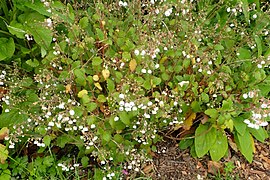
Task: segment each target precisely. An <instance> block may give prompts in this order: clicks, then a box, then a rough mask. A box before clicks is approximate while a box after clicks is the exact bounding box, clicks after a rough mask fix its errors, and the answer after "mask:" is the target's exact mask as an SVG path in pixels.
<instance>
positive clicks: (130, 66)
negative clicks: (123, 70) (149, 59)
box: [129, 59, 137, 72]
mask: <svg viewBox="0 0 270 180" xmlns="http://www.w3.org/2000/svg"><path fill="white" fill-rule="evenodd" d="M136 67H137V62H136V60H135V59H131V61H130V62H129V69H130V71H131V72H133V71H135V69H136Z"/></svg>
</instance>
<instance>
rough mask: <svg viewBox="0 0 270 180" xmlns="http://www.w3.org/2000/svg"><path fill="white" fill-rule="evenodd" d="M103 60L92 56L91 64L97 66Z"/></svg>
mask: <svg viewBox="0 0 270 180" xmlns="http://www.w3.org/2000/svg"><path fill="white" fill-rule="evenodd" d="M102 62H103V60H102V59H101V58H100V57H94V58H93V60H92V65H93V66H99V65H100V64H101V63H102Z"/></svg>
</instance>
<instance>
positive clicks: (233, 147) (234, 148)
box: [228, 138, 238, 152]
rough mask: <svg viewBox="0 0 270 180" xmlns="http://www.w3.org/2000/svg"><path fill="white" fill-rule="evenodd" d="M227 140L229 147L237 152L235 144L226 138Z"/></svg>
mask: <svg viewBox="0 0 270 180" xmlns="http://www.w3.org/2000/svg"><path fill="white" fill-rule="evenodd" d="M228 140H229V141H228V142H229V145H230V147H231V148H232V149H233V150H234V151H235V152H238V148H237V145H236V143H235V142H233V141H232V139H231V138H228Z"/></svg>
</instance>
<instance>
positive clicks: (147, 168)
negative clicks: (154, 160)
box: [143, 164, 153, 174]
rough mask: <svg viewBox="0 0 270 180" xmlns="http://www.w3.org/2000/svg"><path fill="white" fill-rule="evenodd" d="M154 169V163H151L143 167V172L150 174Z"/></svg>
mask: <svg viewBox="0 0 270 180" xmlns="http://www.w3.org/2000/svg"><path fill="white" fill-rule="evenodd" d="M152 170H153V165H152V164H149V165H146V166H144V167H143V172H144V173H145V174H149V173H150V172H151V171H152Z"/></svg>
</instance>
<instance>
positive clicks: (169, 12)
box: [165, 8, 172, 17]
mask: <svg viewBox="0 0 270 180" xmlns="http://www.w3.org/2000/svg"><path fill="white" fill-rule="evenodd" d="M171 13H172V8H170V9H168V10H167V11H165V16H167V17H168V16H170V15H171Z"/></svg>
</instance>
